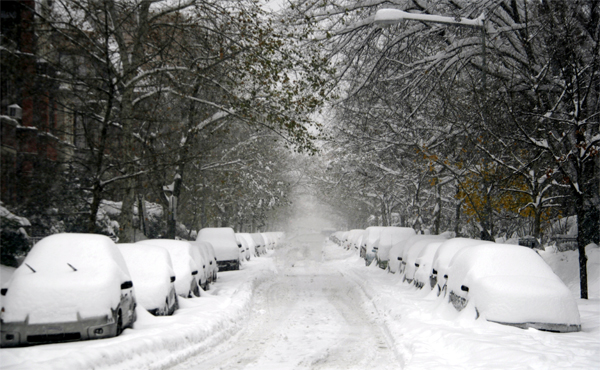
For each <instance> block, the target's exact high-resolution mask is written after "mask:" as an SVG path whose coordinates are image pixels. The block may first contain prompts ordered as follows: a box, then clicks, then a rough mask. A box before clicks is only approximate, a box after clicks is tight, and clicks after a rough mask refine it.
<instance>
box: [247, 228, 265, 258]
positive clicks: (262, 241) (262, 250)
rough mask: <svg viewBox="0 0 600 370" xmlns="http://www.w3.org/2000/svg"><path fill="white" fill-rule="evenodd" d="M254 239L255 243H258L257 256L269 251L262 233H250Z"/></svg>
mask: <svg viewBox="0 0 600 370" xmlns="http://www.w3.org/2000/svg"><path fill="white" fill-rule="evenodd" d="M250 236H251V237H252V239H253V240H254V244H255V245H256V257H258V256H262V255H263V254H266V253H267V247H266V243H265V239H264V238H263V236H262V235H261V234H260V233H252V234H250Z"/></svg>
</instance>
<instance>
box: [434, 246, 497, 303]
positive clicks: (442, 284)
mask: <svg viewBox="0 0 600 370" xmlns="http://www.w3.org/2000/svg"><path fill="white" fill-rule="evenodd" d="M480 244H494V242H490V241H484V240H476V239H469V238H453V239H448V240H446V241H445V242H443V243H442V244H441V245H440V247H439V248H438V249H437V251H436V252H435V255H434V256H433V261H432V264H431V275H430V276H429V284H430V286H431V288H432V289H434V288H436V289H437V294H438V296H439V295H440V294H442V293H443V295H444V296H446V294H447V291H446V289H447V281H448V267H450V261H452V257H454V255H455V254H456V252H458V251H459V250H461V249H463V248H465V247H469V246H473V245H480Z"/></svg>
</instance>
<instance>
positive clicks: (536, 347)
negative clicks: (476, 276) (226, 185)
mask: <svg viewBox="0 0 600 370" xmlns="http://www.w3.org/2000/svg"><path fill="white" fill-rule="evenodd" d="M544 253H548V252H544ZM598 255H599V254H598V253H595V252H594V253H591V254H590V257H591V259H590V262H589V266H590V269H589V271H590V275H591V276H590V280H592V279H594V282H593V283H592V286H593V287H594V289H596V288H597V287H598V285H597V280H598V265H599V263H600V261H598V258H597V257H598ZM568 257H569V255H567V254H556V253H555V254H552V255H550V254H548V255H545V258H547V259H552V261H550V262H552V263H551V265H552V267H553V268H554V269H564V268H565V267H567V266H570V267H569V268H571V267H572V266H573V265H572V262H573V261H567V260H568ZM567 262H569V264H567ZM561 266H562V267H561ZM558 272H559V275H565V274H564V272H562V271H558ZM561 277H562V276H561ZM567 284H569V282H567ZM597 293H598V292H595V293H593V294H592V297H594V298H593V299H590V300H587V301H585V300H578V306H579V311H580V313H581V322H582V331H581V332H578V333H567V334H556V333H548V332H542V331H538V330H534V329H530V330H522V329H518V328H515V327H510V326H504V325H498V324H493V323H489V322H486V321H484V320H475V319H474V317H472V316H471V313H470V312H469V311H468V310H464V311H463V312H462V313H460V314H458V313H456V312H455V311H454V309H453V308H452V306H451V305H448V304H446V303H445V302H443V301H441V300H438V299H436V298H437V297H435V294H431V293H428V292H426V291H422V290H417V289H416V288H415V287H413V286H409V285H408V284H405V283H402V282H401V281H400V280H398V276H397V275H394V274H390V273H387V272H385V271H383V270H381V269H379V268H377V267H374V266H371V267H365V266H364V262H363V260H362V259H360V258H359V257H358V256H357V253H356V252H355V251H346V250H344V249H342V248H340V247H339V246H337V245H335V244H334V243H332V242H329V241H325V238H324V237H323V236H322V235H319V234H308V235H303V236H300V237H296V238H292V239H291V240H289V241H288V242H287V243H285V244H284V245H283V246H282V247H280V248H279V249H276V250H275V251H270V252H269V254H268V255H267V256H266V257H261V258H253V259H252V260H251V261H250V262H248V263H246V264H245V265H244V266H243V269H242V270H241V271H235V272H225V273H222V274H220V275H219V280H218V281H217V283H216V284H215V285H214V286H213V288H212V289H211V290H210V291H209V292H207V293H205V294H204V296H203V297H201V298H192V299H186V300H181V303H182V304H181V306H182V307H181V309H180V310H179V311H177V312H176V313H175V315H174V316H171V317H154V316H151V315H149V314H147V313H145V312H144V311H141V310H140V311H139V312H138V316H139V319H138V322H136V324H135V329H133V330H131V329H127V330H126V331H125V332H124V334H123V335H121V336H120V337H116V338H111V339H105V340H94V341H83V342H74V343H62V344H51V345H40V346H33V347H24V348H12V349H7V348H3V349H1V350H0V360H1V361H0V363H1V368H2V369H91V368H94V369H110V370H113V369H119V370H121V369H173V370H184V369H189V370H192V369H194V370H195V369H366V368H373V367H375V366H376V367H377V368H383V369H386V368H390V369H391V368H396V369H398V368H402V369H564V368H570V369H597V368H598V367H599V366H600V362H599V359H600V300H599V299H598V297H597Z"/></svg>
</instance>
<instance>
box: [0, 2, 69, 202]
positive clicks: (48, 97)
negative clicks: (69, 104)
mask: <svg viewBox="0 0 600 370" xmlns="http://www.w3.org/2000/svg"><path fill="white" fill-rule="evenodd" d="M36 5H37V6H39V4H36V1H35V0H20V1H4V0H3V1H1V2H0V17H1V32H2V34H1V38H0V45H1V46H2V48H1V50H0V63H1V64H0V74H1V75H0V77H1V81H0V82H1V84H0V129H1V131H0V132H1V135H2V136H1V138H0V143H1V147H0V150H1V152H0V156H1V165H2V168H1V177H0V196H1V197H0V199H1V200H2V201H3V202H4V203H6V204H7V205H10V204H17V203H19V202H20V200H21V199H22V198H23V197H25V196H27V194H28V192H30V191H32V190H31V189H30V187H29V186H28V185H29V184H30V181H31V179H32V178H33V177H35V176H36V174H37V172H39V171H40V169H42V168H44V167H45V166H46V164H47V163H48V161H50V162H55V161H56V160H57V159H58V151H59V139H58V137H59V136H60V135H57V132H56V131H57V109H56V108H57V106H56V101H55V98H56V94H55V92H56V89H55V88H54V86H53V82H52V75H53V73H52V70H51V68H50V67H49V66H48V63H46V60H45V59H44V58H43V57H42V56H41V55H40V52H39V47H38V45H39V43H40V34H39V26H38V25H36V17H35V7H36Z"/></svg>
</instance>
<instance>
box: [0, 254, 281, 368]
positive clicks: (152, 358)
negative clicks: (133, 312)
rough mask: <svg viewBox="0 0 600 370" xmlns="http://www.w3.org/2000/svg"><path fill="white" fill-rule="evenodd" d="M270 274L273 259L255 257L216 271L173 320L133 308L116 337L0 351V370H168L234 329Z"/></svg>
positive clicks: (217, 342)
mask: <svg viewBox="0 0 600 370" xmlns="http://www.w3.org/2000/svg"><path fill="white" fill-rule="evenodd" d="M271 253H272V252H271ZM274 270H275V267H274V265H273V260H272V258H255V259H253V260H251V261H249V262H247V263H245V264H244V265H243V267H242V270H240V271H228V272H223V273H220V274H219V278H218V280H217V282H216V283H215V284H214V285H213V286H212V287H211V290H210V291H208V292H205V293H203V296H202V297H200V298H191V299H180V300H179V304H180V309H179V310H178V311H176V312H175V314H174V315H173V316H162V317H154V316H152V315H150V314H149V313H148V312H146V311H145V310H143V309H138V310H137V315H138V320H137V322H136V323H135V326H134V327H135V329H133V330H131V329H126V330H125V331H124V332H123V334H122V335H121V336H119V337H116V338H110V339H102V340H91V341H82V342H72V343H59V344H48V345H39V346H32V347H22V348H2V349H0V368H1V369H11V370H12V369H35V370H38V369H96V370H100V369H166V368H169V367H171V366H172V365H174V364H177V363H179V362H181V361H183V360H185V359H186V358H188V357H190V356H192V355H194V354H198V353H202V352H204V351H206V350H207V349H209V348H212V347H214V346H216V345H217V344H219V343H220V342H222V341H224V340H226V339H228V338H229V337H231V336H232V335H233V334H234V333H236V332H237V331H239V330H240V328H241V327H242V326H243V324H244V317H245V316H247V314H248V312H249V310H250V309H251V307H252V298H253V292H254V290H255V287H256V286H257V285H259V284H260V283H261V282H262V281H264V280H265V279H268V278H269V276H272V275H273V273H274ZM4 277H5V276H3V278H4Z"/></svg>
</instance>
